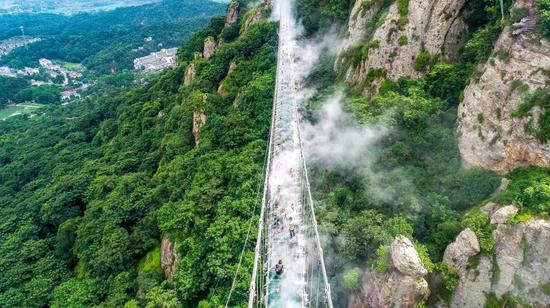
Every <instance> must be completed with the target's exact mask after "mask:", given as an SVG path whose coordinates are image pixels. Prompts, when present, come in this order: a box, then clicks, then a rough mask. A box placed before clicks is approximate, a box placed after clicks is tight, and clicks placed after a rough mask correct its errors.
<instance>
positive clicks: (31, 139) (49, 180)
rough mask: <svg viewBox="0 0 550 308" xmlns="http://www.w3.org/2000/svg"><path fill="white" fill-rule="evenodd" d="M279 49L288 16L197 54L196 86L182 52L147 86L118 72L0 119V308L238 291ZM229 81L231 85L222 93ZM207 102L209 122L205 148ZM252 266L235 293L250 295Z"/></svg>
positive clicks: (220, 296)
mask: <svg viewBox="0 0 550 308" xmlns="http://www.w3.org/2000/svg"><path fill="white" fill-rule="evenodd" d="M243 5H244V3H243ZM240 22H241V21H239V23H240ZM224 27H225V22H224V18H215V19H213V20H212V21H211V23H210V25H209V26H208V27H207V28H206V29H204V30H203V31H201V32H199V33H197V34H196V36H195V37H194V38H193V39H191V40H190V41H189V43H188V44H186V45H185V46H184V47H183V48H182V49H181V50H180V53H182V54H193V53H194V52H201V51H202V48H203V46H202V43H197V42H203V41H204V39H205V38H206V37H207V36H211V35H213V36H215V37H219V36H220V35H221V33H222V32H223V30H224ZM276 47H277V38H276V24H274V23H268V22H259V23H257V24H255V25H252V26H250V27H249V29H248V30H247V31H246V32H245V33H242V34H241V35H240V36H239V37H235V38H234V39H232V40H226V41H225V42H224V44H223V45H222V46H221V47H220V48H219V49H218V50H217V52H216V54H215V55H213V56H212V57H211V58H209V59H198V60H197V61H195V66H196V77H195V79H194V80H193V82H192V83H191V84H190V85H189V86H185V85H184V84H183V77H184V75H185V71H186V69H187V67H188V65H189V62H188V61H183V62H181V63H180V65H179V66H178V68H176V69H169V70H167V71H166V72H164V73H163V74H161V75H160V76H158V77H155V79H154V80H152V81H150V82H149V83H148V85H147V86H145V87H141V88H137V89H134V90H121V88H120V87H117V86H116V85H115V86H110V85H109V84H108V83H105V84H104V85H103V86H104V88H103V89H98V90H97V91H96V94H95V95H93V96H91V97H89V98H86V99H83V100H81V101H78V102H75V103H74V104H71V105H68V106H50V107H47V108H45V109H44V114H43V115H40V116H35V117H33V118H28V117H26V116H17V117H14V118H11V119H9V120H7V121H3V122H1V123H0V143H1V146H0V162H1V163H0V179H1V180H0V183H1V188H0V190H1V191H2V194H1V197H0V198H1V201H0V204H2V206H1V207H0V220H1V221H2V223H1V224H0V234H1V236H0V238H1V241H0V255H1V256H2V257H1V258H0V270H1V272H2V275H0V306H2V307H4V306H6V307H14V306H18V305H19V304H21V303H25V305H26V306H28V307H44V306H51V307H74V306H93V305H101V306H107V307H113V306H116V307H122V306H125V305H126V306H127V307H135V306H137V305H143V306H145V305H147V307H157V306H158V305H159V304H160V303H163V305H164V306H165V307H178V306H185V307H195V306H197V305H199V306H201V307H210V306H213V305H219V304H220V303H221V302H223V301H225V299H226V297H227V292H228V290H229V286H230V284H231V279H232V277H233V274H234V272H235V266H236V262H237V259H238V255H239V253H240V251H241V249H242V245H243V239H244V233H245V232H246V230H247V229H248V226H249V224H250V223H255V222H254V221H255V220H256V219H257V218H256V219H254V217H251V213H252V207H253V206H254V204H255V202H257V200H258V199H257V191H258V187H259V185H261V179H262V173H263V162H264V157H265V151H266V139H267V134H268V129H269V123H270V114H271V104H272V96H273V88H274V75H275V53H276ZM230 62H233V63H235V64H236V68H234V69H233V70H232V72H231V73H230V74H229V75H228V71H229V66H230ZM226 75H227V76H226ZM121 80H122V79H121ZM222 80H224V85H225V87H226V88H227V93H228V94H227V95H226V96H221V95H220V94H218V93H217V89H218V85H219V83H220V82H221V81H222ZM195 112H204V113H205V114H206V115H207V119H208V120H207V121H206V124H205V125H204V127H202V129H201V131H202V132H201V143H200V145H198V146H196V145H195V139H194V136H193V132H192V131H193V115H194V113H195ZM163 234H167V235H168V236H169V238H170V239H171V241H173V242H174V243H177V246H178V251H179V253H180V261H179V266H178V270H177V272H176V273H175V274H174V276H173V277H172V279H171V280H170V281H164V273H163V272H162V270H161V268H160V255H159V254H160V252H159V247H160V240H161V238H162V236H163ZM251 250H252V247H250V250H247V254H246V255H245V264H244V266H245V267H247V266H248V265H250V264H251V262H252V260H251V258H252V255H251V254H250V253H251ZM241 274H242V277H241V278H242V279H240V280H239V283H238V285H237V291H238V293H237V292H236V293H235V294H236V296H234V297H233V302H232V304H238V303H241V302H242V301H243V300H245V299H246V289H247V279H246V277H247V275H249V274H246V273H244V272H243V273H241ZM199 302H200V304H199Z"/></svg>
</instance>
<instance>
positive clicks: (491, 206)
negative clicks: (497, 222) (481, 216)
mask: <svg viewBox="0 0 550 308" xmlns="http://www.w3.org/2000/svg"><path fill="white" fill-rule="evenodd" d="M497 209H498V204H496V203H494V202H488V203H487V204H485V205H484V206H482V207H481V208H480V210H481V211H482V212H483V213H485V214H487V216H489V217H491V216H493V213H494V212H495V211H496V210H497Z"/></svg>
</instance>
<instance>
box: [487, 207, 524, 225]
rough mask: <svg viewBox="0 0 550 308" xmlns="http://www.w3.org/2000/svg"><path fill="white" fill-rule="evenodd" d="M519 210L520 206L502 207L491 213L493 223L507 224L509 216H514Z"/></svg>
mask: <svg viewBox="0 0 550 308" xmlns="http://www.w3.org/2000/svg"><path fill="white" fill-rule="evenodd" d="M517 212H518V208H517V207H515V206H513V205H508V206H505V207H501V208H500V209H498V210H496V211H495V212H494V213H493V215H491V224H493V225H498V224H505V223H506V221H507V220H508V218H510V217H513V216H514V215H516V213H517Z"/></svg>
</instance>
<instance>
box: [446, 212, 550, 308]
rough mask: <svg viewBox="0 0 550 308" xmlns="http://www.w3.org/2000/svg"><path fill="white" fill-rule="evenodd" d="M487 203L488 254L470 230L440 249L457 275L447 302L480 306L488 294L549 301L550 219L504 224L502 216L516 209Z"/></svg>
mask: <svg viewBox="0 0 550 308" xmlns="http://www.w3.org/2000/svg"><path fill="white" fill-rule="evenodd" d="M489 205H490V206H485V207H483V208H482V211H485V212H486V213H487V214H489V216H490V217H491V224H493V225H494V228H495V230H494V231H493V235H492V237H493V239H494V240H495V245H494V249H493V253H492V254H493V255H488V254H486V253H483V252H480V247H479V242H478V239H477V237H476V235H475V233H474V232H472V231H471V230H470V229H466V230H464V231H462V232H461V233H460V234H459V235H458V237H457V239H456V241H455V242H454V243H452V244H451V245H449V246H448V247H447V249H446V250H445V256H444V259H443V262H444V263H446V264H447V265H449V266H451V267H452V268H454V269H455V270H456V272H457V273H458V276H459V282H458V285H457V287H456V289H455V291H454V294H453V297H452V299H451V302H450V307H484V306H485V303H486V302H487V299H488V298H492V301H493V302H495V301H497V302H501V301H503V298H508V300H511V299H513V300H514V301H516V302H518V303H523V304H528V305H531V306H533V307H546V305H547V303H549V302H550V268H549V267H548V264H550V246H549V245H548V243H550V221H549V220H543V219H531V220H529V221H526V222H521V223H519V224H516V225H514V226H509V225H507V224H506V221H507V220H508V218H510V217H512V216H513V215H515V213H516V212H517V208H515V206H513V205H509V206H505V207H498V206H495V204H489Z"/></svg>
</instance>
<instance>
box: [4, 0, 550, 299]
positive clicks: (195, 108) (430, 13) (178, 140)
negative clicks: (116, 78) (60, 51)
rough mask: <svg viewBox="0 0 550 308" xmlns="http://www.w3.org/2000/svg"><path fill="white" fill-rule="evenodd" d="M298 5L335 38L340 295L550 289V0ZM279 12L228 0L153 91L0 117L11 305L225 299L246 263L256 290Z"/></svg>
mask: <svg viewBox="0 0 550 308" xmlns="http://www.w3.org/2000/svg"><path fill="white" fill-rule="evenodd" d="M294 5H295V9H296V11H297V14H298V16H299V17H300V20H301V21H302V23H303V25H304V32H303V33H302V35H301V36H300V37H301V38H302V39H303V41H304V44H306V43H307V44H310V43H312V42H313V44H314V43H315V42H318V41H323V42H325V45H324V46H325V47H326V46H329V48H324V49H322V48H319V50H323V51H324V52H323V53H321V52H319V54H321V55H322V56H321V58H320V60H319V61H318V63H317V64H316V65H315V66H314V68H313V70H312V71H311V72H309V74H308V77H307V78H306V82H307V84H308V85H309V87H310V90H311V91H308V93H307V94H308V95H312V96H311V99H309V100H308V102H307V104H306V105H305V106H304V107H303V111H304V115H305V122H308V123H304V126H305V127H304V131H305V132H307V133H308V134H306V136H305V139H307V138H312V140H305V144H306V155H307V163H308V166H309V168H310V169H311V170H310V179H311V184H312V189H313V195H314V199H315V200H316V207H317V215H318V220H319V224H320V226H319V227H320V231H321V233H322V234H323V235H324V237H323V238H325V239H326V241H325V242H324V243H323V244H324V246H325V247H324V248H325V249H324V253H325V259H326V260H327V267H328V271H329V276H330V279H331V284H332V287H333V298H334V305H335V307H346V306H348V307H391V306H395V307H416V306H420V307H422V306H430V307H524V306H525V307H526V306H535V307H545V306H548V305H549V303H550V278H549V277H550V273H549V272H548V271H549V268H550V266H549V265H550V260H549V257H548V256H550V251H549V250H548V249H550V248H549V247H548V245H547V243H548V242H550V220H549V217H548V216H549V210H550V207H549V204H550V193H549V191H550V190H549V185H550V169H548V167H550V166H549V165H548V163H547V162H548V160H547V159H548V156H549V153H548V151H547V139H548V138H547V137H546V136H547V129H548V125H547V124H548V123H547V116H546V110H545V108H546V107H547V105H548V102H549V100H548V84H549V78H550V76H549V74H548V65H547V64H548V60H547V59H548V35H549V34H550V27H549V26H550V18H549V16H550V3H549V2H548V1H547V0H516V1H512V0H505V1H503V7H502V8H501V7H500V5H499V2H498V1H492V0H491V1H489V0H483V1H474V0H441V1H440V0H395V1H392V0H356V1H353V0H344V1H342V0H328V1H318V0H296V1H295V2H294ZM270 10H271V2H270V1H263V2H260V3H257V2H252V1H246V0H234V1H232V2H231V4H230V5H229V7H228V10H227V14H226V16H225V17H217V18H214V19H212V20H211V21H210V23H209V25H208V27H206V28H205V29H203V30H202V31H200V32H198V33H197V34H196V35H194V36H193V37H192V38H191V39H190V40H188V41H187V42H186V43H185V44H184V46H183V47H181V48H180V50H179V51H178V60H179V64H178V67H177V68H174V69H168V70H166V71H165V72H163V73H162V74H161V75H160V76H158V77H155V78H154V80H152V81H151V82H149V83H148V84H147V85H146V86H144V87H141V88H137V89H132V90H128V89H120V88H117V87H106V88H105V89H104V90H103V91H100V92H97V93H96V94H95V95H94V96H92V97H89V98H86V99H84V100H82V101H77V102H75V103H73V104H71V105H68V106H63V107H61V106H49V107H47V108H46V109H45V112H44V114H42V115H38V116H35V117H32V118H29V117H26V116H20V117H15V118H12V119H9V120H7V121H4V122H1V123H0V179H1V180H0V185H1V188H0V189H1V191H2V194H1V195H0V204H1V206H0V235H1V236H0V272H1V273H2V275H0V307H3V306H6V307H17V306H21V305H23V306H28V307H47V306H51V307H77V306H86V307H87V306H105V307H120V306H123V307H141V306H144V307H220V306H223V305H225V301H226V300H227V298H228V293H229V290H230V289H231V285H232V280H233V277H234V274H235V273H237V279H236V280H235V281H236V289H235V292H234V293H233V296H232V298H231V301H230V302H229V303H228V305H229V306H232V307H234V306H242V305H243V304H244V303H245V302H246V299H247V296H248V284H249V280H250V274H251V273H250V268H251V267H252V262H253V260H252V258H253V244H252V242H249V243H248V245H245V246H244V258H243V264H242V265H241V267H240V271H237V263H238V259H239V256H240V254H241V250H242V249H243V244H245V238H246V233H247V230H248V228H249V226H251V228H252V229H253V230H254V229H255V228H257V222H258V217H256V216H252V213H253V209H254V208H255V206H256V205H257V202H259V201H260V198H259V197H260V195H261V189H262V187H261V186H262V184H263V183H262V180H263V176H262V175H263V167H264V160H265V155H266V147H267V142H268V132H269V123H270V115H271V107H272V100H273V94H274V93H273V89H274V82H275V67H276V63H275V62H276V56H275V55H276V51H277V23H276V22H272V21H270V19H269V18H268V16H269V15H270ZM327 41H328V44H327ZM331 47H332V48H331ZM304 50H306V49H304ZM300 73H301V74H304V72H300ZM331 121H335V122H337V123H332V122H331ZM327 123H328V124H327ZM350 132H351V133H350ZM316 135H317V136H318V135H323V137H327V138H329V139H330V141H331V142H332V143H331V144H330V146H331V147H332V148H336V147H340V148H342V149H345V150H343V151H336V152H337V153H336V154H338V155H332V156H331V155H325V154H326V153H321V152H320V151H319V150H318V149H316V148H315V142H314V141H315V138H316ZM350 135H351V137H352V138H350ZM358 143H359V144H362V145H363V146H362V147H357V146H356V144H358ZM308 145H309V146H310V147H309V148H308ZM329 154H330V153H329ZM250 224H252V225H250Z"/></svg>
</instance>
